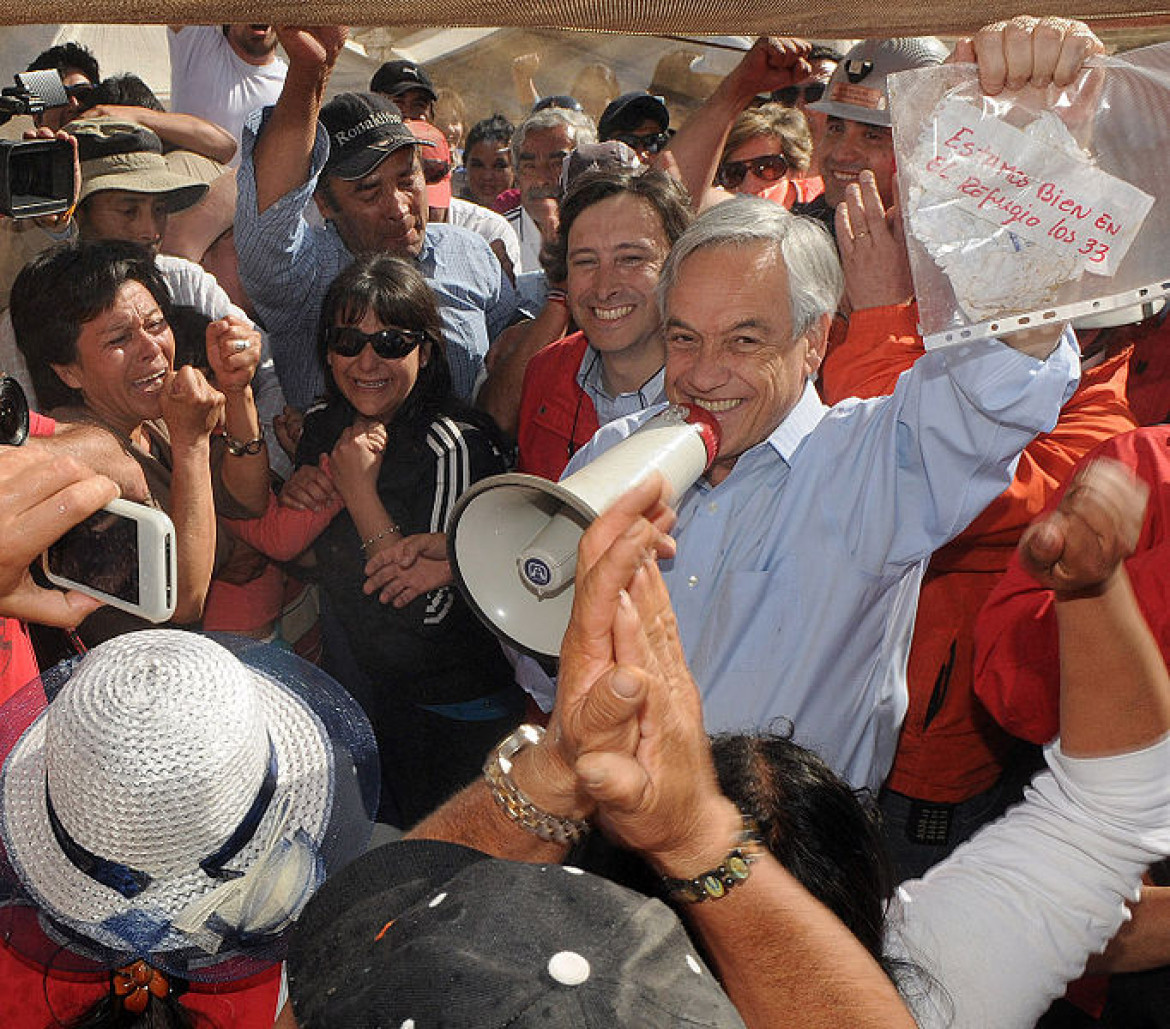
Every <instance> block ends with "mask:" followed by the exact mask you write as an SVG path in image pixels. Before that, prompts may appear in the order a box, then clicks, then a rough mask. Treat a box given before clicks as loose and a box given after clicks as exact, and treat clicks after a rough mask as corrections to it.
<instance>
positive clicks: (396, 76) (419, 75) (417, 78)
mask: <svg viewBox="0 0 1170 1029" xmlns="http://www.w3.org/2000/svg"><path fill="white" fill-rule="evenodd" d="M411 89H421V90H422V91H423V92H424V93H426V94H427V96H429V97H430V98H431V99H432V100H438V99H439V95H438V94H437V93H436V92H435V84H434V83H433V82H431V77H430V76H429V75H428V74H427V73H426V71H425V70H424V69H423V67H422V65H421V64H415V63H414V61H387V62H386V63H385V64H384V65H382V67H381V68H379V69H378V70H377V71H376V72H374V77H373V78H372V79H370V91H371V92H373V93H385V94H386V96H398V94H399V93H405V92H407V91H408V90H411Z"/></svg>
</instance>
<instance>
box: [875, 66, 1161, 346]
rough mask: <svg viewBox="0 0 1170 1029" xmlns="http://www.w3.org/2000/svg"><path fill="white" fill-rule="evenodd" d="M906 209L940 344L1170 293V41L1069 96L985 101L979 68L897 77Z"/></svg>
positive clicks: (931, 330)
mask: <svg viewBox="0 0 1170 1029" xmlns="http://www.w3.org/2000/svg"><path fill="white" fill-rule="evenodd" d="M889 88H890V107H891V113H892V121H893V125H894V150H895V153H896V156H897V166H898V190H899V202H900V206H901V209H902V212H903V225H904V228H905V231H906V242H907V248H908V251H909V256H910V268H911V272H912V274H913V277H914V286H915V293H916V295H917V298H918V311H919V324H920V329H921V332H922V335H923V338H924V340H925V343H926V346H927V347H928V348H931V347H936V346H944V345H947V344H952V343H958V342H962V341H963V340H966V339H969V338H973V337H976V336H1003V335H1008V334H1010V333H1012V332H1018V331H1020V330H1023V329H1028V328H1034V327H1035V326H1036V325H1037V324H1042V323H1045V322H1049V321H1063V320H1068V319H1072V318H1075V317H1078V316H1084V315H1089V314H1100V313H1101V312H1105V311H1109V310H1113V309H1118V308H1124V307H1131V306H1134V305H1140V304H1145V303H1148V302H1149V301H1151V300H1152V299H1154V298H1156V297H1159V296H1163V295H1165V294H1167V293H1170V246H1167V244H1166V240H1167V239H1168V238H1170V124H1167V121H1166V119H1165V117H1164V111H1165V110H1167V109H1170V45H1165V44H1162V45H1158V46H1152V47H1146V48H1144V49H1142V50H1135V51H1131V52H1130V53H1128V54H1125V55H1124V56H1122V57H1115V58H1106V59H1100V60H1097V61H1095V62H1094V63H1093V65H1092V66H1090V67H1088V68H1086V69H1085V70H1084V71H1083V72H1082V73H1081V75H1080V77H1079V78H1078V79H1077V81H1076V82H1075V83H1074V84H1073V85H1072V86H1070V87H1069V88H1067V89H1065V90H1058V89H1056V87H1050V88H1049V89H1048V90H1046V91H1041V90H1036V89H1026V90H1023V91H1020V92H1018V93H1011V94H1004V95H1001V96H998V97H987V96H984V95H983V94H982V92H981V91H980V89H979V82H978V78H977V77H976V71H975V67H974V65H941V66H938V67H934V68H926V69H920V70H916V71H909V72H902V73H900V74H898V75H894V76H892V77H891V79H890V87H889Z"/></svg>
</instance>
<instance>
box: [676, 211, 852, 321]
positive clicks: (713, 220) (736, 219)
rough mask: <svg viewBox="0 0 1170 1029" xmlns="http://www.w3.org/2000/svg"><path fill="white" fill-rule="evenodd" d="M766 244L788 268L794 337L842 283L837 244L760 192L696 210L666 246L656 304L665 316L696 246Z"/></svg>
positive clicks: (825, 310)
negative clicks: (668, 247)
mask: <svg viewBox="0 0 1170 1029" xmlns="http://www.w3.org/2000/svg"><path fill="white" fill-rule="evenodd" d="M761 243H766V244H769V245H770V246H772V247H774V248H775V249H777V250H778V251H779V252H780V257H781V258H782V259H783V261H784V265H785V267H786V268H787V269H788V297H789V304H790V306H791V308H792V338H793V339H798V338H799V337H800V336H801V335H802V334H803V333H805V332H807V331H808V329H809V328H810V327H811V326H812V325H813V324H814V323H815V322H816V321H817V319H818V318H820V317H821V316H822V315H826V314H827V315H832V314H835V313H836V311H837V307H838V305H839V304H840V302H841V294H842V293H843V292H844V289H845V280H844V276H843V275H842V274H841V262H840V261H839V260H838V258H837V247H836V245H835V244H834V243H833V237H832V236H830V235H829V233H828V230H827V229H826V228H825V227H824V226H823V225H822V224H821V223H820V222H818V221H814V220H813V219H812V218H802V217H800V216H799V215H795V214H792V213H791V212H790V211H786V210H785V209H784V208H783V207H781V206H780V204H778V203H776V202H775V201H772V200H765V199H763V198H762V197H752V196H739V197H735V198H734V199H732V200H726V201H724V202H723V203H721V204H718V205H717V206H715V207H712V208H711V209H710V210H708V211H706V212H704V213H703V214H701V215H700V216H699V217H698V218H697V219H695V221H694V223H693V224H692V225H691V227H690V228H689V229H687V231H686V232H684V233H683V234H682V235H681V236H680V237H679V239H678V242H677V243H675V244H674V246H673V247H672V248H671V251H670V256H669V257H667V259H666V263H665V264H664V265H663V266H662V275H661V276H660V277H659V279H658V310H659V312H660V313H661V314H662V316H663V317H664V318H665V316H666V298H667V295H668V294H669V293H670V291H671V290H672V289H673V288H674V286H675V282H676V281H677V279H678V273H679V268H680V267H681V266H682V263H683V262H684V261H685V260H686V259H687V258H688V257H690V256H691V255H692V254H693V253H695V252H696V251H697V250H706V249H708V248H710V247H747V246H755V245H758V244H761Z"/></svg>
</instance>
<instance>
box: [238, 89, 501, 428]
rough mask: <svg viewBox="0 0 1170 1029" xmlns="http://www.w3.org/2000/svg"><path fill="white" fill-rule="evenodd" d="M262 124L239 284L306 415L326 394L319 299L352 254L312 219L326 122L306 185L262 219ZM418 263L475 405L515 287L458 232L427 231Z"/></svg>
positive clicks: (243, 185)
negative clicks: (319, 344)
mask: <svg viewBox="0 0 1170 1029" xmlns="http://www.w3.org/2000/svg"><path fill="white" fill-rule="evenodd" d="M267 110H270V109H266V111H265V112H263V113H265V114H266V113H267ZM261 125H262V113H261V112H256V113H254V114H252V115H251V116H250V117H249V119H248V121H247V124H246V125H245V127H244V136H243V142H242V160H241V162H240V168H239V171H238V173H237V176H236V181H237V187H238V197H237V201H236V221H235V229H236V251H237V253H238V255H239V264H240V278H241V280H242V281H243V283H244V288H245V289H246V290H247V291H248V296H249V297H250V298H251V299H252V303H253V304H254V305H255V307H256V312H257V314H258V315H259V318H260V321H261V322H262V323H263V325H264V327H265V328H266V329H267V330H268V335H269V340H270V341H271V344H272V356H273V358H274V360H275V361H276V372H277V375H278V377H279V378H280V384H281V386H282V387H283V388H284V395H285V397H286V398H287V399H288V402H289V403H290V404H292V405H293V406H294V407H298V408H300V409H301V410H304V409H305V408H307V407H308V406H309V405H310V404H312V403H313V402H314V401H315V400H316V399H317V398H318V397H320V396H321V394H322V393H323V391H324V387H325V377H324V372H323V370H322V368H321V364H320V362H319V360H318V358H317V319H318V317H319V315H320V311H321V301H322V300H323V299H324V297H325V291H326V290H327V289H328V288H329V284H330V283H331V282H332V281H333V279H334V278H335V277H336V276H337V274H338V273H339V272H340V271H341V270H342V269H343V268H345V267H346V266H347V265H348V264H350V262H352V261H353V255H352V254H351V253H350V252H349V250H348V249H346V246H345V244H344V243H343V242H342V240H341V237H340V236H339V235H338V234H337V230H336V229H335V228H334V227H333V225H332V224H327V225H325V226H324V227H315V226H312V225H310V224H309V222H308V221H306V219H305V210H306V208H307V207H308V206H309V203H310V201H311V200H312V197H313V191H314V190H315V189H316V187H317V178H318V176H319V175H320V174H321V169H322V168H323V167H324V166H325V161H326V160H327V158H328V156H329V138H328V136H327V135H326V133H325V130H324V129H323V128H322V127H321V126H320V125H318V126H317V138H316V140H315V142H314V143H313V154H312V158H311V166H310V169H309V178H308V180H307V181H306V182H305V183H304V184H303V185H301V186H300V187H298V188H297V189H294V190H292V191H291V192H289V193H286V194H285V195H284V196H283V197H281V198H280V199H279V200H278V201H276V203H274V204H272V205H271V206H270V207H269V208H268V209H267V210H266V211H264V212H263V213H260V212H259V211H258V210H257V204H256V174H255V168H254V167H253V164H252V151H253V148H254V147H255V144H256V138H257V136H258V135H259V132H260V129H261ZM417 260H418V265H419V268H420V270H421V271H422V273H423V275H425V276H426V279H427V282H428V283H429V284H430V286H431V288H432V289H433V290H434V291H435V295H436V297H437V298H438V301H439V311H440V313H441V314H442V317H443V325H444V328H445V329H446V338H447V360H448V361H449V362H450V365H451V378H452V381H453V383H454V387H455V392H456V394H457V395H458V396H460V397H462V398H464V399H468V400H469V399H470V398H471V397H472V395H473V394H474V392H475V388H476V386H477V385H478V381H479V378H480V376H481V374H482V372H483V358H484V354H486V353H487V349H488V342H489V340H490V339H492V338H493V337H494V336H495V335H496V334H497V333H498V332H499V331H500V330H501V329H503V328H504V327H505V326H507V324H508V322H509V321H510V320H511V319H512V316H513V314H514V313H515V309H516V299H515V294H514V293H513V290H512V286H511V283H510V282H509V281H508V279H507V278H506V277H505V276H504V275H503V271H502V269H501V267H500V263H499V261H498V260H496V256H495V254H493V253H492V251H491V249H490V248H489V247H488V245H487V243H486V242H484V240H483V238H482V237H481V236H478V235H476V234H475V233H474V232H468V231H466V230H465V229H459V228H456V227H455V226H452V225H428V226H427V231H426V237H425V239H424V241H423V248H422V252H421V253H420V254H419V256H418V258H417Z"/></svg>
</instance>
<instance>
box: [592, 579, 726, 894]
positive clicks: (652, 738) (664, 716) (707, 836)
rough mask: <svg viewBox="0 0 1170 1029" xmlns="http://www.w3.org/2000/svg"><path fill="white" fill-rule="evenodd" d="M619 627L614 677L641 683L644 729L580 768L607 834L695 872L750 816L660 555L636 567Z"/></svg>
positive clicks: (657, 860) (662, 867) (676, 871)
mask: <svg viewBox="0 0 1170 1029" xmlns="http://www.w3.org/2000/svg"><path fill="white" fill-rule="evenodd" d="M613 635H614V643H615V651H616V653H615V657H616V658H617V667H616V668H615V669H614V670H613V671H612V672H611V673H609V677H610V679H611V681H612V682H613V683H615V684H616V683H620V682H623V681H624V682H627V683H628V686H627V691H628V692H631V693H634V692H635V690H634V686H635V684H637V690H636V695H637V696H638V697H639V698H640V699H641V703H640V706H639V708H638V711H637V732H630V733H628V734H627V735H626V737H625V739H615V738H614V736H613V735H612V734H611V736H610V738H609V739H608V740H598V741H596V742H597V743H598V744H599V745H598V746H596V747H589V748H588V749H584V750H583V752H582V753H581V754H580V756H579V757H578V759H577V764H576V770H577V774H578V776H579V777H580V782H581V785H582V788H583V789H584V790H585V791H586V792H587V793H588V794H589V795H590V796H592V797H593V799H594V800H595V801H596V802H597V805H598V809H597V815H596V820H597V822H598V823H599V824H600V825H601V827H602V829H603V830H605V832H606V833H607V835H609V836H610V837H611V838H613V839H615V840H616V841H617V842H618V843H620V844H621V845H622V846H624V847H627V848H628V849H630V850H634V851H636V852H638V853H640V854H642V855H643V856H644V857H645V858H647V860H649V861H650V862H651V863H652V864H653V865H654V866H655V867H656V868H657V869H658V870H659V871H660V872H662V873H663V874H666V875H671V876H677V877H685V878H689V877H691V876H693V875H695V874H697V873H698V872H700V871H702V870H703V869H705V868H710V867H712V866H713V865H714V864H716V863H717V862H718V861H719V860H720V859H721V858H722V857H723V855H724V854H726V853H727V849H728V846H729V843H730V841H731V840H732V839H733V838H734V836H735V833H736V832H737V831H738V829H739V828H740V820H739V815H738V812H737V811H736V809H735V806H734V805H733V804H732V803H731V802H730V801H729V800H727V798H726V797H724V796H723V794H722V793H721V792H720V789H719V784H718V780H717V778H716V775H715V767H714V764H713V761H712V758H711V750H710V744H709V742H708V739H707V734H706V731H705V730H704V728H703V714H702V704H701V701H700V699H699V691H698V688H697V687H696V686H695V683H694V680H693V679H692V678H691V674H690V671H689V670H688V669H687V665H686V659H685V657H684V655H683V649H682V643H681V641H680V639H679V635H678V624H677V621H676V619H675V615H674V610H673V608H672V607H671V604H670V596H669V594H668V593H667V590H666V584H665V583H664V582H663V580H662V576H661V574H660V573H659V571H658V567H657V565H656V564H654V563H653V562H647V563H645V564H643V566H642V567H641V568H639V569H638V571H637V572H636V573H635V575H634V579H633V582H632V584H631V587H630V590H629V593H628V595H626V596H625V597H623V598H622V604H621V606H620V607H619V610H618V612H617V617H616V618H615V620H614V631H613ZM595 688H596V689H600V688H601V685H600V684H599V686H598V687H595ZM612 688H614V689H616V685H615V686H613V687H612ZM585 742H586V745H588V744H590V743H592V742H594V741H591V740H586V741H585Z"/></svg>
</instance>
